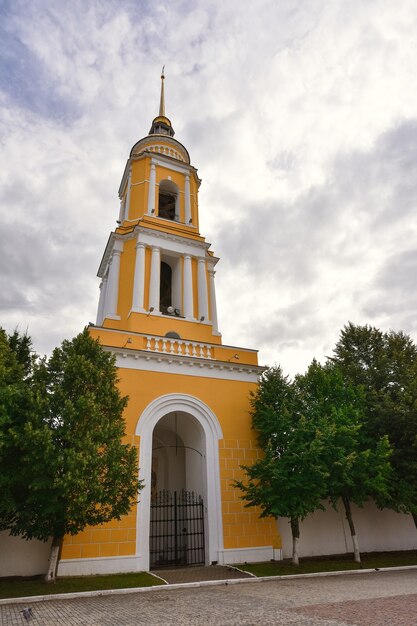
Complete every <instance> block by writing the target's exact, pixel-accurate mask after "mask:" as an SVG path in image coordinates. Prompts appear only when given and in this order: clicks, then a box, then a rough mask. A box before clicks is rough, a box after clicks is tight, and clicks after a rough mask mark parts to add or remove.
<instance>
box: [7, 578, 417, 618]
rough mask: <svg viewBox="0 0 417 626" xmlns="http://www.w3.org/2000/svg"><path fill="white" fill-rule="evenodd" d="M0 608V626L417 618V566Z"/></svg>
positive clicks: (16, 604) (162, 590) (8, 605)
mask: <svg viewBox="0 0 417 626" xmlns="http://www.w3.org/2000/svg"><path fill="white" fill-rule="evenodd" d="M25 606H31V607H32V609H33V619H32V620H31V621H29V622H26V620H25V619H24V617H23V615H22V613H21V611H22V609H23V608H24V607H25ZM0 615H1V620H0V624H1V626H22V625H25V624H29V625H30V626H140V625H142V624H146V625H147V626H174V625H175V626H182V625H193V626H207V625H208V624H209V625H210V626H211V625H213V626H215V625H220V626H251V625H253V626H255V625H256V626H259V625H260V624H261V625H262V626H264V625H265V626H269V625H275V626H293V625H294V626H384V625H385V624H387V625H389V626H417V571H416V570H408V571H397V572H375V573H373V574H357V575H352V574H347V575H343V576H335V577H317V578H299V579H286V580H285V579H283V580H275V581H268V582H255V581H251V580H248V581H245V582H244V583H239V584H229V585H226V584H223V585H220V586H209V587H207V586H205V587H198V588H196V587H193V588H190V587H184V588H181V589H170V588H169V586H168V587H164V588H161V587H160V588H158V590H155V589H154V590H150V591H147V592H145V593H130V594H121V595H114V596H95V597H78V598H75V599H65V600H55V599H54V600H50V601H41V602H33V603H32V604H31V603H30V602H28V603H27V604H24V605H22V604H18V603H16V602H15V603H14V602H12V601H11V602H10V604H6V605H2V606H0Z"/></svg>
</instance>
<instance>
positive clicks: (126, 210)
mask: <svg viewBox="0 0 417 626" xmlns="http://www.w3.org/2000/svg"><path fill="white" fill-rule="evenodd" d="M131 185H132V169H130V170H129V178H128V179H127V190H126V200H125V203H124V207H123V217H121V218H120V221H121V222H123V220H125V219H129V210H130V187H131Z"/></svg>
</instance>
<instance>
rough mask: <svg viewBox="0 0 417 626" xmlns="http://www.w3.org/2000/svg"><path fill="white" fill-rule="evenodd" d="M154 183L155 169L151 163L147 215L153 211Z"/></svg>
mask: <svg viewBox="0 0 417 626" xmlns="http://www.w3.org/2000/svg"><path fill="white" fill-rule="evenodd" d="M155 185H156V170H155V165H154V164H153V163H152V164H151V175H150V177H149V194H148V215H153V214H154V213H155Z"/></svg>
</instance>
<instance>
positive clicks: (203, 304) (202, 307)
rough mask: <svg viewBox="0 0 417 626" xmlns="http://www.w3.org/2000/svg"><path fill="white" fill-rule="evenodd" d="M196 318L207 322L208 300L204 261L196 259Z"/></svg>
mask: <svg viewBox="0 0 417 626" xmlns="http://www.w3.org/2000/svg"><path fill="white" fill-rule="evenodd" d="M197 276H198V318H199V319H200V320H201V318H202V317H204V320H205V321H207V318H208V299H207V273H206V260H205V259H198V275H197Z"/></svg>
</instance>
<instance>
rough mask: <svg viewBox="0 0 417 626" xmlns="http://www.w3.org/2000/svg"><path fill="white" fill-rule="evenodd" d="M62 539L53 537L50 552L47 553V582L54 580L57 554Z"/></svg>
mask: <svg viewBox="0 0 417 626" xmlns="http://www.w3.org/2000/svg"><path fill="white" fill-rule="evenodd" d="M62 539H63V538H62V537H54V538H53V540H52V545H51V552H50V554H49V564H48V571H47V573H46V576H45V581H46V582H47V583H54V582H55V580H56V573H57V570H58V562H59V556H60V552H61V547H62Z"/></svg>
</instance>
